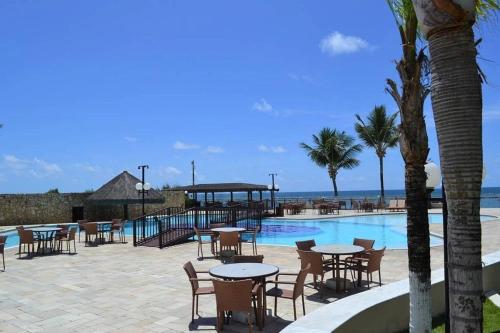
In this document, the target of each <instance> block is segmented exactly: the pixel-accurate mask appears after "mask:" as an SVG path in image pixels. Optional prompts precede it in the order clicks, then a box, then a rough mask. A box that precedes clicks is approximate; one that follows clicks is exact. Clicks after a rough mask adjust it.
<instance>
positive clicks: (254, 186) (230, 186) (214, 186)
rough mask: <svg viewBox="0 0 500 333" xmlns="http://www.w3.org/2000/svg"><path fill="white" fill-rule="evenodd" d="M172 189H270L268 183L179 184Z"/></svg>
mask: <svg viewBox="0 0 500 333" xmlns="http://www.w3.org/2000/svg"><path fill="white" fill-rule="evenodd" d="M170 190H171V191H187V192H188V193H211V192H253V191H269V189H268V187H267V185H258V184H247V183H214V184H197V185H189V186H178V187H174V188H172V189H170Z"/></svg>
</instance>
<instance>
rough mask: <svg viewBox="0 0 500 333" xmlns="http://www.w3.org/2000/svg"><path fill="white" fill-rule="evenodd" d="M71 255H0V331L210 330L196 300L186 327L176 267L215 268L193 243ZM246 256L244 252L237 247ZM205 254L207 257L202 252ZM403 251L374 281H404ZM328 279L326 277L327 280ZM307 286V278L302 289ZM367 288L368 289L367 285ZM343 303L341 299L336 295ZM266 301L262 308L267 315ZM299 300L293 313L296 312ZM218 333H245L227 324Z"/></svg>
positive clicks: (291, 253) (186, 291) (273, 257)
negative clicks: (2, 261) (0, 266)
mask: <svg viewBox="0 0 500 333" xmlns="http://www.w3.org/2000/svg"><path fill="white" fill-rule="evenodd" d="M483 231H484V234H485V240H487V242H484V243H485V246H484V248H483V253H489V252H493V251H494V250H498V249H499V248H500V241H499V240H498V237H497V236H496V237H493V236H491V235H499V231H500V223H499V222H492V223H491V222H490V223H485V224H484V225H483ZM77 251H78V254H76V255H54V256H46V257H35V258H34V259H31V260H19V259H17V255H15V253H16V250H15V249H8V250H7V251H6V266H7V270H6V272H0V332H49V331H50V332H186V331H203V332H212V331H215V329H214V325H215V298H214V297H213V296H201V297H200V314H201V318H200V319H196V320H195V322H194V323H193V324H190V316H191V290H190V285H189V282H188V280H187V277H186V275H185V273H184V271H183V269H182V265H183V264H184V263H185V262H187V261H189V260H190V261H192V262H193V264H194V266H195V267H196V268H197V269H198V270H207V269H208V268H210V267H213V266H215V265H218V264H220V262H219V261H218V260H216V259H205V260H203V261H198V260H197V259H196V243H186V244H182V245H178V246H175V247H171V248H168V249H164V250H159V249H155V248H143V247H139V248H134V247H133V246H132V245H131V243H128V244H106V245H102V246H99V247H84V246H83V243H81V244H78V243H77ZM243 251H244V253H248V254H249V253H250V252H251V248H250V246H247V247H244V250H243ZM206 252H209V248H208V246H207V247H206ZM259 252H260V254H263V255H264V256H265V258H264V262H266V263H269V264H274V265H277V266H279V267H280V270H281V271H282V272H297V271H298V269H299V261H298V259H297V254H296V252H295V249H294V248H291V247H273V246H259ZM406 255H407V254H406V251H405V250H390V251H387V252H386V256H385V257H384V259H383V262H382V279H383V282H384V283H389V282H393V281H397V280H400V279H404V278H406V277H407V258H406ZM431 255H432V268H433V269H435V268H438V267H440V266H442V257H443V256H442V247H434V248H432V250H431ZM328 276H330V275H328ZM311 281H312V279H311V278H308V282H311ZM373 286H374V287H375V285H373ZM305 292H306V311H307V312H310V311H312V310H314V309H316V308H318V307H320V306H322V305H323V304H325V303H327V302H331V301H335V300H336V299H337V298H338V297H340V295H335V293H334V292H333V291H331V290H329V289H326V288H323V289H322V292H321V294H319V293H318V291H317V290H315V289H313V288H311V287H310V286H308V287H306V291H305ZM342 296H345V295H342ZM271 304H272V302H271V300H269V301H268V306H269V309H270V308H271V306H270V305H271ZM300 308H301V307H300V301H299V307H298V309H299V311H298V313H299V314H300V315H301V311H300ZM278 315H279V317H274V314H273V316H271V317H269V319H268V320H267V322H266V326H265V328H264V332H278V331H279V330H280V329H281V328H283V327H284V326H286V325H287V324H288V323H290V322H291V320H293V312H292V302H291V301H288V300H281V301H278ZM224 331H225V332H246V331H247V328H246V326H245V325H244V324H240V323H236V322H234V321H232V322H231V323H230V324H229V325H226V326H225V329H224Z"/></svg>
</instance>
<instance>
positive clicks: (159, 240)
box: [133, 206, 263, 248]
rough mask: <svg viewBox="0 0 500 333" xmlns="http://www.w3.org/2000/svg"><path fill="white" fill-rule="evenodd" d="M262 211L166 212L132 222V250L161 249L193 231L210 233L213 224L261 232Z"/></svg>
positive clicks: (204, 209) (206, 209) (240, 208)
mask: <svg viewBox="0 0 500 333" xmlns="http://www.w3.org/2000/svg"><path fill="white" fill-rule="evenodd" d="M262 216H263V209H262V207H243V206H235V207H193V208H190V209H183V208H165V209H161V210H159V211H156V212H154V213H151V214H148V215H146V216H142V217H140V218H138V219H136V220H134V221H133V239H134V246H139V245H147V246H155V247H159V248H163V247H165V246H169V245H173V244H176V243H179V242H181V241H183V240H186V239H188V238H190V237H192V236H193V235H194V227H197V228H199V229H209V228H210V225H211V224H212V223H225V224H226V225H228V226H233V227H242V228H245V229H248V230H251V229H258V230H260V227H261V224H262Z"/></svg>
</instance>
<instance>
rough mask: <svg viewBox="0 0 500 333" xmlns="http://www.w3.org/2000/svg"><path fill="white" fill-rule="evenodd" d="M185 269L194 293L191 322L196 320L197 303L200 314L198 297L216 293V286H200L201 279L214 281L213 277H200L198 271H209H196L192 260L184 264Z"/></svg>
mask: <svg viewBox="0 0 500 333" xmlns="http://www.w3.org/2000/svg"><path fill="white" fill-rule="evenodd" d="M183 268H184V271H185V272H186V274H187V276H188V278H189V283H190V284H191V295H192V298H193V299H192V305H191V322H193V321H194V313H195V304H196V314H197V315H198V297H199V296H200V295H211V294H213V293H214V288H213V287H212V286H209V287H200V285H199V282H201V281H212V279H208V278H206V279H199V278H198V273H208V272H207V271H196V270H195V269H194V267H193V264H192V263H191V261H188V262H187V263H185V264H184V266H183Z"/></svg>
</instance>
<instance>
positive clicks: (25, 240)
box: [18, 228, 35, 258]
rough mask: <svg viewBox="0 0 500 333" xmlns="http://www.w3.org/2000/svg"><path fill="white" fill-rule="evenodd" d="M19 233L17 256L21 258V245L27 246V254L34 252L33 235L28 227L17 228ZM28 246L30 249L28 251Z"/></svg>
mask: <svg viewBox="0 0 500 333" xmlns="http://www.w3.org/2000/svg"><path fill="white" fill-rule="evenodd" d="M18 233H19V258H21V246H22V245H27V246H28V255H30V254H32V253H33V254H34V253H35V237H34V236H33V230H29V229H24V228H23V229H18ZM30 246H31V249H32V251H30Z"/></svg>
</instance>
